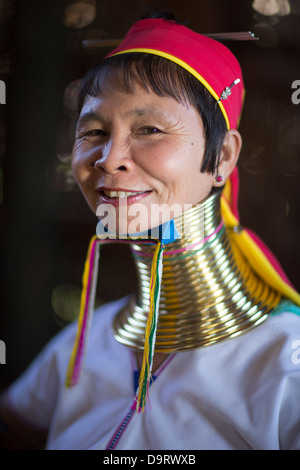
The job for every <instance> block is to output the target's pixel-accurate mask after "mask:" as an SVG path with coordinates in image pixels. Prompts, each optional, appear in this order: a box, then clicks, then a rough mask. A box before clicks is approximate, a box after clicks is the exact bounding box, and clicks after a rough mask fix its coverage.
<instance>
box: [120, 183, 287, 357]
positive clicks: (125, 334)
mask: <svg viewBox="0 0 300 470" xmlns="http://www.w3.org/2000/svg"><path fill="white" fill-rule="evenodd" d="M220 196H221V192H220V191H217V192H215V193H213V194H212V195H210V196H209V197H208V198H207V199H206V200H205V201H204V202H203V203H201V204H197V205H196V206H194V207H192V208H191V209H189V210H187V211H186V212H184V213H183V214H182V217H180V218H179V217H178V218H177V219H175V225H176V227H180V230H179V232H180V233H181V238H180V239H178V240H176V241H174V242H171V243H169V244H167V245H166V247H165V251H164V256H163V275H162V283H161V294H160V307H159V319H158V327H157V333H156V346H155V351H156V352H164V353H170V352H176V351H186V350H192V349H198V348H200V347H203V346H207V345H210V344H213V343H216V342H220V341H223V340H225V339H228V338H230V337H234V336H237V335H239V334H242V333H244V332H245V331H248V330H249V329H251V328H254V327H255V326H257V325H258V324H260V323H261V322H263V321H264V320H265V319H266V318H267V317H268V315H269V313H270V312H271V311H272V310H273V308H274V307H275V306H276V305H277V304H278V303H279V301H280V295H279V294H277V293H276V292H275V291H273V290H272V289H271V288H270V287H268V286H267V285H266V284H265V283H264V282H263V281H262V280H261V279H260V278H259V277H258V276H257V275H256V274H255V273H254V271H253V270H252V268H251V267H250V265H249V264H248V262H247V261H246V259H245V258H244V257H243V256H242V254H241V253H240V252H239V250H238V249H237V247H236V246H234V245H233V244H232V243H231V234H230V231H228V230H227V229H226V228H225V227H224V225H223V222H222V218H221V212H220ZM181 229H182V230H181ZM131 249H132V253H133V256H134V260H135V264H136V268H137V272H138V280H139V284H138V292H137V296H136V297H135V298H133V299H132V300H131V302H130V303H129V304H128V305H127V306H126V307H125V308H124V309H123V310H121V311H120V312H119V313H118V315H117V316H116V318H115V320H114V334H115V338H116V339H117V340H118V341H120V342H121V343H123V344H125V345H127V346H130V347H132V348H134V349H136V350H143V347H144V332H145V326H146V322H147V312H148V310H149V283H150V276H151V264H152V257H153V252H154V246H153V245H152V244H146V245H145V244H142V243H140V244H139V243H134V244H133V245H132V246H131Z"/></svg>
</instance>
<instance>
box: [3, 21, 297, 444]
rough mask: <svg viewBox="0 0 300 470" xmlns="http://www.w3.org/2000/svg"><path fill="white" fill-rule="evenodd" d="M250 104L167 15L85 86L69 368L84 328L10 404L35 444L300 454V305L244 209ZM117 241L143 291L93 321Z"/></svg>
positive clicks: (137, 34)
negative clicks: (241, 168)
mask: <svg viewBox="0 0 300 470" xmlns="http://www.w3.org/2000/svg"><path fill="white" fill-rule="evenodd" d="M243 98H244V88H243V79H242V73H241V70H240V67H239V64H238V62H237V60H236V59H235V57H234V56H233V55H232V54H231V52H230V51H229V50H228V49H227V48H226V47H224V46H223V45H221V44H219V43H217V42H216V41H214V40H212V39H209V38H207V37H204V36H201V35H199V34H196V33H194V32H192V31H191V30H189V29H188V28H186V27H185V26H182V25H180V24H177V23H176V22H175V21H166V20H164V19H162V18H155V19H153V18H151V19H143V20H141V21H139V22H137V23H136V24H135V25H133V27H132V28H131V29H130V31H129V32H128V34H127V36H126V37H125V39H124V41H123V42H122V43H121V44H120V46H119V47H118V48H117V49H116V50H115V51H113V52H112V53H111V54H109V56H108V57H107V58H106V59H105V60H104V62H103V63H101V64H100V65H99V66H98V67H96V68H95V69H93V70H92V71H90V72H89V73H88V74H87V76H86V77H85V79H84V80H83V82H82V86H81V93H80V115H79V119H78V124H77V129H76V139H75V144H74V150H73V173H74V176H75V179H76V181H77V182H78V185H79V187H80V189H81V191H82V193H83V195H84V197H85V198H86V200H87V202H88V204H89V206H90V207H91V209H92V210H93V212H94V213H95V214H96V215H97V216H98V218H99V219H100V222H99V223H98V226H97V236H95V237H93V238H92V241H91V244H90V247H89V251H88V258H87V262H86V266H85V272H84V277H83V284H84V288H83V295H82V304H81V313H80V318H79V327H78V331H77V334H76V340H75V345H74V347H73V352H72V355H71V360H70V361H69V355H70V350H71V348H72V344H73V343H74V337H75V328H76V326H75V325H71V326H70V327H68V328H66V329H65V330H64V331H62V332H61V333H60V335H58V337H57V338H55V339H54V340H53V341H52V342H51V343H50V344H49V345H48V346H47V347H46V348H45V350H44V351H43V352H42V353H41V355H40V356H39V358H38V359H37V360H36V361H35V363H34V364H33V365H32V366H31V367H30V368H29V370H28V371H27V372H26V373H25V374H24V376H23V377H21V379H20V380H19V381H18V382H17V383H16V384H14V385H13V386H12V387H11V389H10V390H9V391H8V393H7V394H6V397H4V400H3V407H4V411H3V415H4V419H5V421H6V423H8V428H9V429H12V430H13V431H12V435H13V437H14V436H15V437H17V438H18V439H20V440H23V442H24V435H26V436H27V444H28V447H29V448H32V446H34V445H36V446H37V447H38V446H41V445H43V442H44V441H45V439H46V437H47V444H46V448H48V449H111V450H112V449H118V450H121V449H152V450H153V449H162V450H163V449H173V450H174V449H185V450H187V449H299V448H300V431H299V429H300V422H299V416H300V404H299V399H298V393H297V392H298V391H299V386H300V370H299V361H298V356H297V354H298V353H297V344H298V343H297V340H299V338H300V321H299V316H297V314H299V311H300V309H299V307H297V305H299V304H300V299H299V295H298V294H297V293H296V292H295V290H294V289H293V288H292V287H291V286H290V285H289V282H288V280H287V279H286V277H285V276H284V274H283V273H282V271H281V269H280V267H279V265H278V264H277V262H276V260H275V259H274V258H273V257H272V255H271V254H270V253H269V252H268V251H267V249H266V248H265V247H264V246H263V245H262V244H261V242H260V241H258V239H257V238H255V237H254V235H252V234H250V232H248V231H246V230H244V229H243V228H242V227H241V226H240V224H239V219H238V213H237V205H236V204H237V185H238V181H237V170H236V164H237V160H238V156H239V152H240V148H241V136H240V134H239V132H238V131H237V127H238V123H239V119H240V114H241V110H242V104H243ZM225 183H226V185H225ZM224 185H225V189H224V190H223V192H222V188H223V187H224ZM105 243H129V244H130V247H131V249H132V253H133V256H134V259H135V262H136V266H137V271H138V277H139V288H138V292H137V295H135V296H133V297H126V298H125V299H121V300H118V301H116V302H112V303H110V304H109V305H106V306H104V307H103V308H101V309H100V310H99V311H97V313H96V315H95V316H94V319H93V322H92V323H91V320H92V318H91V317H92V313H93V297H94V294H95V289H96V282H97V266H98V248H99V246H100V245H101V246H102V245H103V244H105ZM296 304H297V305H296ZM90 324H91V328H90V335H89V336H90V337H89V341H88V343H87V336H88V335H87V333H88V330H89V327H90ZM68 361H69V366H68V372H67V380H66V387H65V386H64V377H65V371H66V367H67V364H68ZM21 417H22V418H21ZM24 419H25V420H27V423H26V425H25V424H24ZM13 420H14V422H13ZM22 420H23V421H22ZM16 422H17V424H16ZM21 422H23V428H20V423H21ZM34 426H36V428H35V431H34ZM16 433H17V436H16ZM7 436H9V432H8V433H7ZM7 439H8V437H7Z"/></svg>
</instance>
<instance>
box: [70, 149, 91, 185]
mask: <svg viewBox="0 0 300 470" xmlns="http://www.w3.org/2000/svg"><path fill="white" fill-rule="evenodd" d="M89 153H90V155H89ZM89 153H86V152H85V153H84V156H83V152H81V151H79V150H76V151H74V150H73V153H72V173H73V176H74V178H75V180H76V181H77V183H78V184H79V185H82V184H84V183H85V182H86V181H88V179H89V177H90V176H91V170H92V164H91V162H92V154H91V152H89Z"/></svg>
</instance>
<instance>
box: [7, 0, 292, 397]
mask: <svg viewBox="0 0 300 470" xmlns="http://www.w3.org/2000/svg"><path fill="white" fill-rule="evenodd" d="M85 2H86V8H88V7H89V6H90V5H89V4H91V3H93V0H85ZM76 3H78V2H77V1H75V0H70V1H66V0H51V1H45V0H35V1H33V0H24V1H21V0H20V1H13V0H0V79H1V80H4V81H5V83H6V86H7V96H6V104H5V105H0V118H1V122H0V170H1V172H0V177H1V179H0V185H1V187H0V190H1V191H0V193H1V205H0V221H1V267H2V269H1V318H0V340H2V341H4V342H5V345H6V364H5V365H4V364H2V365H0V390H1V389H2V388H4V387H6V386H7V385H8V384H9V383H10V382H11V381H12V380H13V379H15V378H16V377H17V376H18V375H19V374H20V373H21V372H22V371H23V370H24V368H25V367H26V366H27V365H28V364H29V362H30V361H31V360H32V359H33V357H34V356H35V355H36V354H37V353H38V351H39V350H40V349H41V348H42V347H43V345H44V344H45V343H46V342H47V341H48V340H49V339H50V338H51V337H52V336H53V335H54V334H55V333H56V332H57V331H59V330H60V328H61V327H63V326H64V325H65V324H66V323H67V322H68V321H70V320H72V319H74V318H75V317H76V313H77V311H78V301H79V294H80V287H81V276H82V270H83V264H84V259H85V255H86V250H87V246H88V242H89V239H90V237H91V236H92V234H93V233H94V232H95V225H96V221H95V218H94V216H93V214H92V213H91V212H90V210H89V209H88V208H87V206H86V204H85V202H84V201H83V198H82V196H81V194H80V193H79V191H78V189H77V188H76V186H75V184H74V181H73V179H72V175H71V174H70V154H71V149H72V136H73V130H74V123H75V119H76V113H75V111H74V90H75V89H76V88H75V86H76V81H77V80H78V79H80V78H81V77H82V75H83V74H84V71H85V70H86V68H87V67H89V66H90V65H91V64H93V63H95V62H97V61H98V60H99V59H101V58H102V57H104V55H105V54H106V53H107V52H108V51H109V49H86V48H84V47H83V46H82V40H83V39H87V38H90V39H95V38H103V39H108V38H121V37H122V36H123V35H124V34H125V32H126V31H127V29H128V28H129V26H130V25H131V24H132V23H133V22H134V21H135V20H136V19H138V18H139V17H140V16H141V14H142V13H143V12H144V9H143V7H145V6H147V5H148V4H149V3H150V4H151V5H153V6H157V7H160V8H162V9H165V10H171V11H173V13H174V14H175V15H176V16H177V17H179V18H180V19H182V20H184V21H187V22H188V23H189V26H190V27H191V28H192V29H194V30H196V31H198V32H202V33H215V32H232V31H247V30H251V31H254V32H255V33H256V34H257V35H258V36H259V37H260V40H259V41H255V42H253V41H248V42H239V43H236V42H230V43H227V45H228V46H229V47H230V48H231V50H232V51H233V52H234V53H235V54H236V55H237V57H238V59H239V61H240V63H241V65H242V69H243V71H244V79H245V85H246V101H245V106H244V112H243V117H242V121H241V126H240V131H241V133H242V136H243V142H244V144H243V150H242V154H241V157H240V162H239V169H240V179H241V191H240V205H239V206H240V212H241V221H242V223H243V225H245V226H247V227H249V228H251V229H252V230H254V231H255V232H256V233H257V234H258V235H260V237H261V238H262V239H263V240H264V241H265V242H266V243H267V244H268V245H269V247H270V248H271V250H272V251H273V252H274V253H276V255H277V257H278V258H279V259H280V261H281V264H282V266H283V267H284V269H285V270H286V272H287V273H288V275H289V277H290V279H291V281H292V282H293V284H294V285H295V286H296V287H297V289H300V277H299V262H300V256H299V235H300V227H299V216H300V201H299V186H300V179H299V178H300V171H299V162H300V158H299V157H300V104H299V105H296V104H293V103H292V100H291V96H292V92H293V91H294V90H293V89H292V83H293V82H294V81H295V80H300V0H291V1H289V2H288V1H286V2H283V1H281V2H279V3H281V4H284V3H285V4H286V5H289V6H290V10H289V11H288V10H286V11H279V12H274V11H273V12H269V13H273V14H261V13H259V12H258V11H257V10H255V9H254V8H253V4H254V6H256V8H258V6H257V5H258V4H262V5H266V4H267V3H268V2H266V1H260V2H259V1H255V2H252V1H250V0H249V1H248V0H244V1H235V0H232V1H231V0H194V1H193V0H186V1H185V2H182V0H180V1H177V0H176V1H164V0H158V1H152V2H143V1H136V0H127V1H126V2H124V1H121V0H96V1H95V4H96V10H95V17H94V19H93V16H92V17H91V19H90V20H86V21H85V17H84V16H83V17H82V15H81V16H80V15H79V17H78V18H77V19H76V17H74V15H73V16H70V13H68V12H70V10H67V8H70V7H72V4H76ZM82 3H84V0H82ZM77 6H78V5H77ZM86 11H88V10H86ZM92 13H93V11H92ZM265 13H266V12H265ZM286 13H287V14H286ZM299 97H300V95H299ZM100 279H101V282H100V289H99V293H98V302H105V301H107V300H111V299H113V298H117V297H120V296H122V295H124V294H126V293H127V292H130V291H131V290H132V289H134V286H135V273H134V270H133V268H132V262H131V258H130V255H129V253H128V251H127V248H126V247H123V246H122V247H117V246H114V247H106V248H105V249H104V250H103V255H102V259H101V264H100Z"/></svg>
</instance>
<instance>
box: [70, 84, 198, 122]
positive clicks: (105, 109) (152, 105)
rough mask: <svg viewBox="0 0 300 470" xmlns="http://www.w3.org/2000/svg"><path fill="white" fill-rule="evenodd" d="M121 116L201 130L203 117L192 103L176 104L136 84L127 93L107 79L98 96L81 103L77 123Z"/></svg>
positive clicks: (126, 118)
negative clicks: (180, 124)
mask: <svg viewBox="0 0 300 470" xmlns="http://www.w3.org/2000/svg"><path fill="white" fill-rule="evenodd" d="M115 118H122V119H124V120H128V121H130V120H131V119H135V120H137V121H138V120H144V119H148V120H149V122H150V121H151V120H153V121H155V120H158V122H157V124H159V123H164V124H170V125H172V124H174V125H175V124H176V125H178V124H179V123H182V125H183V124H184V126H185V127H187V126H192V127H193V128H194V127H195V126H197V127H198V128H200V129H201V130H203V123H202V119H201V117H200V116H199V114H198V112H197V110H196V109H195V108H193V106H191V105H188V104H184V103H179V102H178V101H176V100H175V99H174V98H172V97H170V96H158V95H157V94H156V93H154V92H153V91H152V90H146V89H145V88H143V87H142V86H140V85H139V84H136V85H135V87H134V89H133V90H132V91H130V92H127V91H124V90H123V89H122V88H120V87H119V86H118V84H116V83H115V82H114V81H111V82H109V81H108V82H106V85H105V87H103V88H102V89H101V92H100V93H99V94H98V96H90V95H87V96H86V99H85V102H84V104H83V106H82V109H81V113H80V117H79V121H78V122H79V123H80V124H82V123H84V122H86V121H89V120H105V121H106V120H108V121H111V120H113V119H115Z"/></svg>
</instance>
